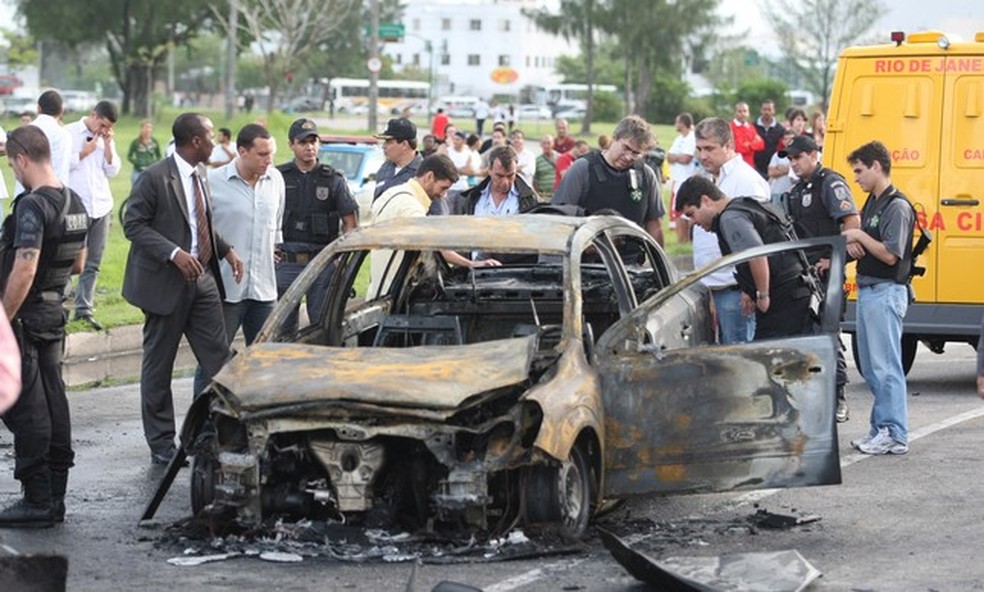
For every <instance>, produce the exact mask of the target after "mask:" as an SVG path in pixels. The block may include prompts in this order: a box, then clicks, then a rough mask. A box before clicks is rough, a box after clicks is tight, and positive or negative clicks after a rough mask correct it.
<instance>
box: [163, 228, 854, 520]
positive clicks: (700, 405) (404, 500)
mask: <svg viewBox="0 0 984 592" xmlns="http://www.w3.org/2000/svg"><path fill="white" fill-rule="evenodd" d="M812 245H825V246H827V247H831V248H832V251H831V256H832V264H831V270H832V276H834V277H831V279H830V282H829V285H830V286H831V289H830V290H829V291H828V293H827V295H826V301H825V309H824V310H825V312H824V314H823V323H822V327H823V330H822V331H821V332H819V333H818V334H816V335H810V336H803V337H796V338H788V339H783V340H774V341H763V342H758V343H749V344H743V345H729V346H718V345H715V344H714V332H713V327H712V316H711V310H710V303H711V298H710V294H709V292H708V290H707V288H706V287H704V286H703V284H701V282H700V280H701V278H703V277H704V276H706V275H708V274H709V273H712V272H713V271H716V270H720V269H721V268H722V267H725V266H728V265H733V264H735V263H737V262H739V261H744V260H747V259H749V258H751V257H757V256H764V255H769V254H774V253H779V252H783V251H787V250H791V249H801V248H804V247H807V246H812ZM446 249H451V250H455V251H458V252H461V253H468V252H475V251H480V252H482V253H485V254H486V255H490V256H495V257H496V258H497V259H499V260H500V261H502V262H503V263H504V265H503V266H501V267H488V268H477V269H465V268H451V267H449V266H448V264H447V263H446V262H445V261H444V259H443V257H442V256H441V251H442V250H446ZM843 260H844V247H843V239H841V238H840V237H836V238H828V239H815V240H812V241H798V242H790V243H782V244H776V245H768V246H765V247H759V248H757V249H752V250H749V251H747V252H745V253H742V254H740V255H733V256H729V257H726V258H724V259H722V260H720V261H718V262H716V263H714V264H712V265H709V266H707V267H705V268H704V269H701V270H698V271H697V272H695V273H693V274H690V275H688V276H686V277H682V278H681V277H680V275H679V274H678V272H677V271H676V269H675V268H674V267H673V265H672V264H671V263H670V261H669V260H668V259H667V257H666V255H665V253H664V252H663V251H662V249H661V248H660V247H659V246H658V245H657V244H656V243H655V242H654V241H653V240H652V239H651V238H650V237H649V235H648V234H646V233H645V231H643V230H642V229H641V228H639V227H638V226H636V225H635V224H632V223H631V222H628V221H626V220H624V219H622V218H619V217H614V216H597V217H588V218H580V217H566V216H559V215H547V214H524V215H516V216H503V217H482V216H456V217H454V218H448V217H443V216H433V217H424V218H414V219H404V220H394V221H389V222H384V223H380V224H376V225H373V226H369V227H360V228H359V229H357V230H355V231H353V232H351V233H349V234H347V235H346V236H345V237H342V238H339V239H338V240H337V241H335V242H334V243H332V244H331V245H329V246H328V247H327V248H326V249H324V250H323V251H322V252H321V253H320V254H319V255H318V256H317V258H316V259H315V260H314V261H313V262H312V263H311V264H310V265H309V266H308V267H307V269H306V270H305V271H304V272H303V274H302V275H301V276H300V277H299V278H298V279H297V281H296V282H295V283H294V284H293V285H292V286H291V288H290V289H289V290H288V291H287V293H286V294H285V295H284V297H283V298H282V299H281V300H280V301H279V302H278V303H277V308H276V309H275V311H274V312H273V314H272V315H271V316H270V318H269V319H268V321H267V323H266V325H265V326H264V328H263V330H262V332H261V334H260V335H259V336H258V338H257V340H256V342H255V343H254V344H253V345H251V346H250V347H248V348H247V349H246V350H245V351H244V352H243V353H241V354H239V355H237V356H236V357H235V358H233V359H232V360H231V361H230V362H229V363H228V364H227V365H226V366H225V367H224V368H223V369H222V370H221V371H220V372H219V373H218V374H217V375H216V376H215V378H214V382H213V383H212V385H211V386H210V387H209V388H208V389H207V390H206V391H205V392H204V393H203V394H202V395H201V396H199V397H197V398H196V399H195V401H194V403H193V404H192V406H191V408H190V410H189V412H188V415H187V418H186V421H185V423H184V426H183V429H182V438H181V441H182V445H183V447H186V448H187V449H188V450H190V452H191V453H193V455H194V463H193V469H192V484H191V504H192V508H193V510H194V512H195V513H196V514H197V515H199V516H203V517H206V516H207V517H208V519H209V524H212V525H215V524H217V523H222V521H224V520H225V521H231V520H238V521H239V522H240V523H241V524H245V525H246V526H250V525H254V526H255V525H259V524H260V523H261V522H262V521H264V520H265V519H268V518H273V517H285V518H288V519H291V518H293V519H300V518H310V519H321V520H324V519H334V520H344V521H345V522H347V523H349V524H363V525H365V524H372V525H379V524H380V523H399V524H400V525H401V526H402V527H403V528H406V529H410V530H414V529H423V528H429V527H433V528H435V529H455V530H460V529H463V528H464V529H470V530H472V531H473V532H486V533H501V532H503V531H505V530H508V529H510V528H512V526H513V525H515V524H520V523H538V522H559V523H560V524H562V525H563V526H564V528H566V529H567V530H568V531H569V532H571V533H573V534H581V533H583V532H584V531H585V528H586V527H587V524H588V521H589V519H590V517H591V515H592V512H593V511H594V510H595V509H597V508H598V507H599V505H600V504H601V502H602V501H603V500H606V499H615V498H622V497H626V496H631V495H637V494H651V493H670V492H684V491H687V492H694V491H697V492H710V491H723V490H733V489H755V488H772V487H785V486H806V485H820V484H831V483H839V482H840V465H839V456H838V448H837V433H836V424H835V423H834V397H835V385H834V382H835V374H836V354H835V352H836V345H837V344H836V339H835V332H836V330H837V324H838V316H839V311H840V305H841V298H842V294H841V290H840V286H841V285H842V284H841V282H842V279H843V278H842V273H841V272H838V271H836V270H840V269H842V262H843ZM370 262H371V263H372V264H373V265H376V266H377V267H376V271H375V273H376V276H375V277H373V281H372V282H371V286H370V288H368V289H366V288H365V287H364V283H363V282H364V279H365V278H366V277H367V276H368V275H369V274H370V272H369V268H370V265H371V263H370ZM326 270H327V272H328V273H330V274H331V281H330V288H329V293H328V295H327V299H326V304H325V307H324V310H323V311H322V313H321V315H320V316H319V317H317V318H313V319H310V321H309V322H308V323H306V324H305V323H304V322H302V323H301V324H300V326H297V325H292V324H291V323H290V322H288V316H289V315H290V313H291V311H293V310H295V309H296V307H297V305H298V303H299V301H300V300H301V298H302V297H303V295H304V294H305V292H306V291H307V290H308V289H309V288H310V287H311V285H312V284H313V283H314V281H315V280H316V279H317V278H318V277H319V276H320V274H322V273H323V272H325V271H326ZM178 460H181V458H179V459H178Z"/></svg>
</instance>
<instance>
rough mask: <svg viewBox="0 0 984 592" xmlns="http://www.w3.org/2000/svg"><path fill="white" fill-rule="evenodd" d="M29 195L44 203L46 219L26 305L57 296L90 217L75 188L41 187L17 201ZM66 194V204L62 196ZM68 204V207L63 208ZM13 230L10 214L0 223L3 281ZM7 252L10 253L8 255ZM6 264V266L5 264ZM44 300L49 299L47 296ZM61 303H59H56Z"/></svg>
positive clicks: (81, 245)
mask: <svg viewBox="0 0 984 592" xmlns="http://www.w3.org/2000/svg"><path fill="white" fill-rule="evenodd" d="M29 195H36V196H38V198H39V199H41V200H42V201H43V202H45V203H46V204H47V206H48V207H47V208H46V209H47V210H49V212H47V214H48V215H47V216H46V218H45V232H44V242H42V244H41V257H40V259H39V260H38V271H37V274H36V275H35V276H34V283H32V284H31V289H30V291H29V292H28V294H27V298H26V299H25V301H24V307H25V308H28V307H30V305H31V304H32V303H35V302H38V301H41V300H45V295H46V293H47V294H52V295H56V296H57V295H60V294H61V293H62V290H64V288H65V284H67V283H68V278H69V277H70V276H71V274H72V265H73V264H74V263H75V258H76V256H78V254H79V251H81V250H82V249H83V248H84V247H85V236H86V233H87V232H88V229H89V217H88V215H87V214H86V211H85V206H83V205H82V200H81V199H79V196H78V195H77V194H76V193H75V192H74V191H68V192H67V193H66V192H65V191H63V190H61V189H54V188H52V187H42V188H40V189H38V190H37V191H35V192H34V193H33V194H26V195H23V196H21V197H19V198H18V199H17V202H16V203H15V204H14V210H15V211H16V208H17V204H19V203H20V202H21V200H23V199H25V198H27V197H28V196H29ZM66 196H68V197H69V201H68V203H67V204H66V201H65V198H66ZM66 205H67V207H66ZM15 232H16V216H15V214H11V215H10V216H8V217H7V219H6V220H5V221H4V224H3V252H4V260H3V266H4V267H3V271H2V274H3V283H4V284H6V281H7V277H9V275H10V271H11V270H12V269H13V251H14V248H13V243H14V233H15ZM8 253H10V256H9V257H8V255H7V254H8ZM8 266H9V267H8ZM47 300H51V298H48V299H47ZM59 306H60V304H59Z"/></svg>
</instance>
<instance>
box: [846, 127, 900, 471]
mask: <svg viewBox="0 0 984 592" xmlns="http://www.w3.org/2000/svg"><path fill="white" fill-rule="evenodd" d="M847 161H848V162H849V163H850V164H851V169H852V170H853V171H854V180H855V182H856V183H857V184H858V185H859V186H860V187H861V189H863V190H864V191H866V192H868V199H867V201H866V202H865V204H864V207H863V208H861V228H849V229H846V230H844V232H843V233H842V234H843V235H844V237H845V238H846V239H847V252H848V254H849V255H850V256H851V257H853V258H854V259H856V260H857V262H858V270H857V285H858V309H857V319H858V327H857V334H856V335H855V339H856V340H857V343H858V358H859V361H860V362H861V373H862V374H864V379H865V381H867V383H868V387H869V388H870V389H871V392H872V394H873V395H874V396H875V402H874V405H873V407H872V409H871V427H870V428H869V430H868V433H867V434H866V435H865V436H864V437H862V438H859V439H857V440H853V441H852V442H851V446H853V447H855V448H857V449H858V450H860V451H861V452H863V453H865V454H905V453H906V452H908V451H909V418H908V408H907V402H906V388H905V370H904V369H903V368H902V319H903V317H905V312H906V309H907V308H908V306H909V286H908V282H909V272H910V269H911V266H912V234H913V232H914V230H915V224H916V222H915V213H914V212H913V209H912V204H910V203H909V200H908V199H906V197H905V196H904V195H902V194H901V193H899V191H898V190H897V189H896V188H895V187H894V186H893V185H892V180H891V178H890V176H889V175H890V174H891V170H892V159H891V156H890V155H889V152H888V149H887V148H885V146H884V145H883V144H882V143H881V142H877V141H875V142H869V143H868V144H865V145H863V146H861V147H860V148H858V149H857V150H855V151H854V152H852V153H851V154H850V155H848V157H847Z"/></svg>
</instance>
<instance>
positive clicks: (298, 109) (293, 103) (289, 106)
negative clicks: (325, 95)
mask: <svg viewBox="0 0 984 592" xmlns="http://www.w3.org/2000/svg"><path fill="white" fill-rule="evenodd" d="M324 103H325V101H324V99H322V98H321V97H294V98H292V99H290V100H289V101H287V102H285V103H284V104H283V106H282V107H281V109H282V110H283V111H284V113H310V112H311V111H323V110H324Z"/></svg>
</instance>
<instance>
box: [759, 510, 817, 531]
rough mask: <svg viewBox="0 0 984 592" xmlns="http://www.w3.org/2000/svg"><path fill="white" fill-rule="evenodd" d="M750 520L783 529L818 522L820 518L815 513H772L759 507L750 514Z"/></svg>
mask: <svg viewBox="0 0 984 592" xmlns="http://www.w3.org/2000/svg"><path fill="white" fill-rule="evenodd" d="M751 518H752V521H753V522H754V523H755V524H756V525H758V526H761V527H762V528H772V529H784V528H792V527H794V526H801V525H803V524H810V523H811V522H819V521H820V520H821V519H822V518H821V517H820V516H818V515H817V514H808V515H806V516H791V515H788V514H774V513H772V512H770V511H768V510H762V509H759V510H757V511H756V512H755V514H753V515H752V517H751Z"/></svg>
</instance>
